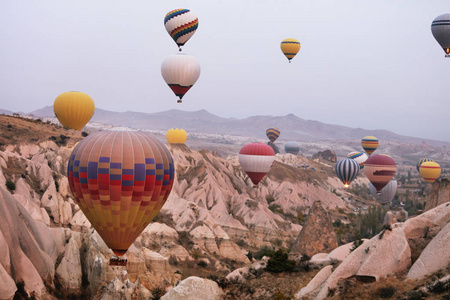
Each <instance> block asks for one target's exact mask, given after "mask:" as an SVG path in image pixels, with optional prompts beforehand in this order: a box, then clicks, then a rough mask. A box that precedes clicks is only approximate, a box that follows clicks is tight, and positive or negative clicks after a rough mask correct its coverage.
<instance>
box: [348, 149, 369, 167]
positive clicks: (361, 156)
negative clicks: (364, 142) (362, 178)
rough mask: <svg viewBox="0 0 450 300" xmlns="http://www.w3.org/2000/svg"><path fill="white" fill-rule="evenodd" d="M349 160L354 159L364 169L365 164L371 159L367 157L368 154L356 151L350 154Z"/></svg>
mask: <svg viewBox="0 0 450 300" xmlns="http://www.w3.org/2000/svg"><path fill="white" fill-rule="evenodd" d="M347 158H351V159H354V160H355V161H356V162H357V163H358V164H359V168H360V169H363V168H364V163H365V162H366V160H367V159H368V158H369V156H367V154H366V153H364V152H360V151H355V152H350V153H349V154H347Z"/></svg>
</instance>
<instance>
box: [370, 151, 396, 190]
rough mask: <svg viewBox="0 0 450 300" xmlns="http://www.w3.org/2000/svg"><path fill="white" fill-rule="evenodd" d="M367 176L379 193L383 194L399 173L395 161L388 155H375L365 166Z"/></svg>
mask: <svg viewBox="0 0 450 300" xmlns="http://www.w3.org/2000/svg"><path fill="white" fill-rule="evenodd" d="M364 168H365V170H366V176H367V178H368V179H369V181H370V182H371V183H372V184H373V186H374V187H375V188H376V190H377V193H379V192H381V189H382V188H384V187H385V186H386V185H387V184H388V183H389V181H391V179H392V178H394V175H395V173H396V172H397V165H396V163H395V161H394V160H393V159H392V158H391V157H390V156H388V155H383V154H379V155H374V156H371V157H369V158H368V159H367V160H366V163H365V164H364Z"/></svg>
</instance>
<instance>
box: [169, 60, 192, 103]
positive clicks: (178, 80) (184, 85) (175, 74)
mask: <svg viewBox="0 0 450 300" xmlns="http://www.w3.org/2000/svg"><path fill="white" fill-rule="evenodd" d="M161 75H162V77H163V78H164V81H165V82H166V83H167V85H168V86H169V87H170V88H171V89H172V91H173V92H174V94H175V95H177V96H178V97H179V98H180V100H178V102H179V103H181V99H182V98H183V96H184V95H185V94H186V93H187V91H189V89H190V88H191V87H192V86H193V85H194V84H195V83H196V82H197V79H198V78H199V77H200V64H199V63H198V61H197V60H196V59H195V57H193V56H191V55H187V54H184V53H177V54H172V55H170V56H168V57H167V58H166V59H165V60H164V61H163V63H162V65H161Z"/></svg>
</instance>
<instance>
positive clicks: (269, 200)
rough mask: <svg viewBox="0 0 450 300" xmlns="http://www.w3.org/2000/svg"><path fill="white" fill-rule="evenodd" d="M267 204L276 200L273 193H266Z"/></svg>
mask: <svg viewBox="0 0 450 300" xmlns="http://www.w3.org/2000/svg"><path fill="white" fill-rule="evenodd" d="M266 201H267V204H270V203H272V202H274V201H275V198H274V197H273V196H272V195H266Z"/></svg>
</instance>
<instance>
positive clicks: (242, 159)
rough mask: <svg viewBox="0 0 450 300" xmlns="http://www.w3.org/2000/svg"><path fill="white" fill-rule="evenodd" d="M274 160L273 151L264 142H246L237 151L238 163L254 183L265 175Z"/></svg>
mask: <svg viewBox="0 0 450 300" xmlns="http://www.w3.org/2000/svg"><path fill="white" fill-rule="evenodd" d="M274 160H275V152H274V151H273V149H272V148H271V147H270V146H267V145H266V144H262V143H251V144H247V145H245V146H244V147H242V148H241V151H239V163H240V164H241V167H242V169H243V170H244V172H245V173H246V174H247V175H248V177H250V179H251V181H252V182H253V184H255V185H258V183H259V182H260V181H261V180H262V179H263V178H264V176H266V174H267V173H268V172H269V170H270V168H271V167H272V165H273V161H274Z"/></svg>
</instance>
